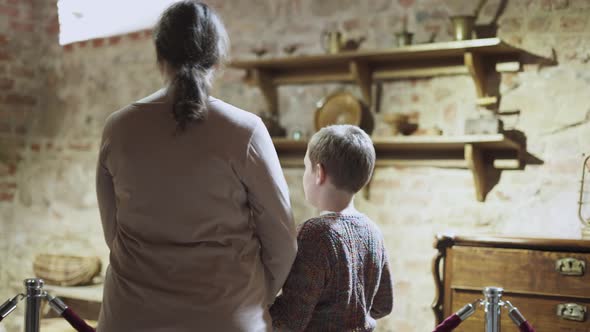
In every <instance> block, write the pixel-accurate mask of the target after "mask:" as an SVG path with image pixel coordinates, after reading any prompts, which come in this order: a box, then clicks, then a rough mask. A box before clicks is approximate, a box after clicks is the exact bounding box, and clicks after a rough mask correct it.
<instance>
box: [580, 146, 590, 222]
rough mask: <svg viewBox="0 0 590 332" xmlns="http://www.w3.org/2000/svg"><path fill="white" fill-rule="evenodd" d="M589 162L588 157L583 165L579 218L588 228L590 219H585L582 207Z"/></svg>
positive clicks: (589, 167) (589, 157)
mask: <svg viewBox="0 0 590 332" xmlns="http://www.w3.org/2000/svg"><path fill="white" fill-rule="evenodd" d="M589 160H590V156H588V157H586V159H584V162H583V163H582V180H580V182H581V183H580V201H579V202H578V217H579V218H580V221H581V222H582V224H583V225H584V226H586V227H589V226H590V217H584V215H583V213H582V207H583V205H584V181H585V177H586V173H587V172H590V163H589V162H588V161H589Z"/></svg>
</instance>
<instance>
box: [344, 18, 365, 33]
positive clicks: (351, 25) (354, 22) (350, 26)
mask: <svg viewBox="0 0 590 332" xmlns="http://www.w3.org/2000/svg"><path fill="white" fill-rule="evenodd" d="M342 26H343V27H344V29H345V30H348V31H350V30H355V29H358V28H360V26H361V22H360V20H359V19H358V18H352V19H349V20H346V21H344V22H343V23H342Z"/></svg>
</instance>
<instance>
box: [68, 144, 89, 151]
mask: <svg viewBox="0 0 590 332" xmlns="http://www.w3.org/2000/svg"><path fill="white" fill-rule="evenodd" d="M68 147H69V148H70V149H72V150H76V151H90V150H91V149H92V144H90V143H70V145H69V146H68Z"/></svg>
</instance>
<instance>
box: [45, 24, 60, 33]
mask: <svg viewBox="0 0 590 332" xmlns="http://www.w3.org/2000/svg"><path fill="white" fill-rule="evenodd" d="M45 32H46V33H47V34H48V35H51V36H55V35H58V34H59V22H51V23H50V24H48V25H47V26H46V27H45Z"/></svg>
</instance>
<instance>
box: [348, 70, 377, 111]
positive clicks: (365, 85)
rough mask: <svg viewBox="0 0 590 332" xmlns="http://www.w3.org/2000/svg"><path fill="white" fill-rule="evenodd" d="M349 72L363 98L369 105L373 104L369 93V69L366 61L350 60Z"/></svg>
mask: <svg viewBox="0 0 590 332" xmlns="http://www.w3.org/2000/svg"><path fill="white" fill-rule="evenodd" d="M350 72H351V74H352V77H353V79H354V81H355V82H356V84H358V86H359V87H360V88H361V93H362V94H363V100H364V101H365V103H366V104H367V105H368V106H369V107H372V106H373V100H372V99H373V98H372V94H371V85H372V80H371V70H370V69H369V66H368V65H367V63H366V62H362V61H358V60H352V61H351V62H350Z"/></svg>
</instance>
